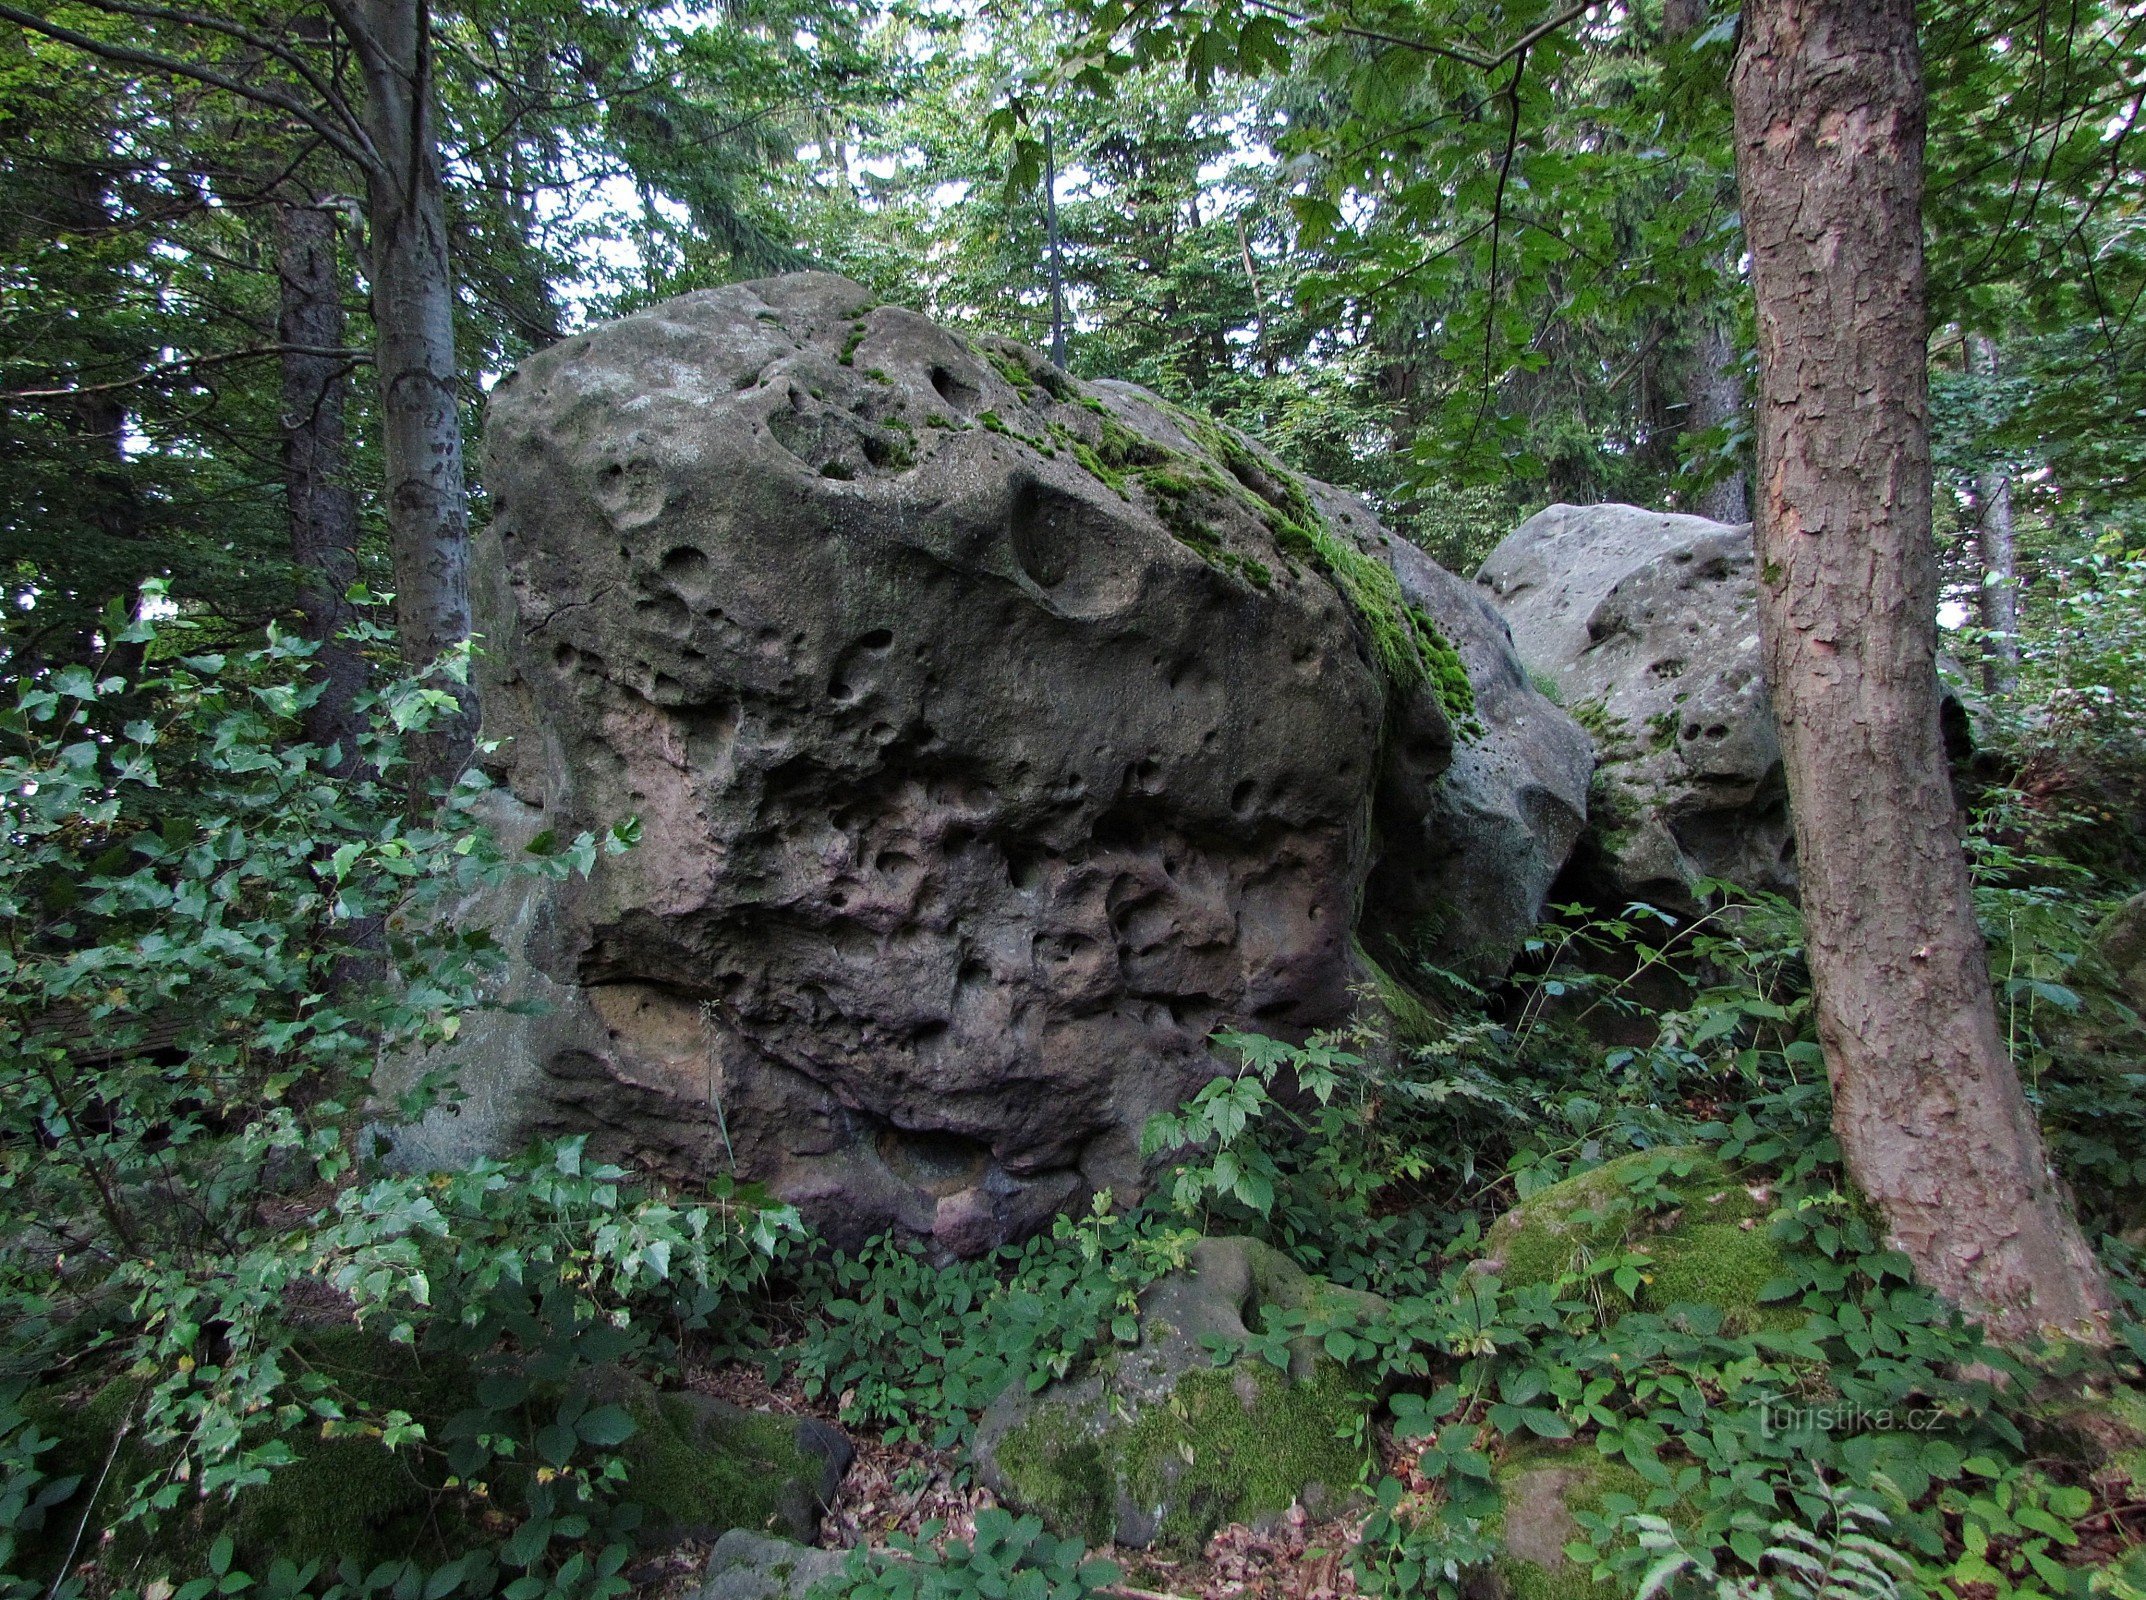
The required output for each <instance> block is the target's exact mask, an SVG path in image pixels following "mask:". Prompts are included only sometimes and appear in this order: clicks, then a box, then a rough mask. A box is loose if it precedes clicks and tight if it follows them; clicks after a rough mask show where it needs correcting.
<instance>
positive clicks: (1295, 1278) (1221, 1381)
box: [976, 1238, 1379, 1554]
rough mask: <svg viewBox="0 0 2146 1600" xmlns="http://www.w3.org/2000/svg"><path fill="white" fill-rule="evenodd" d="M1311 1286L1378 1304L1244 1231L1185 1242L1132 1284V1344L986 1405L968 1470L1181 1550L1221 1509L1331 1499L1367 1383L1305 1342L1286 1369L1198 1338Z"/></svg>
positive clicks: (1082, 1533)
mask: <svg viewBox="0 0 2146 1600" xmlns="http://www.w3.org/2000/svg"><path fill="white" fill-rule="evenodd" d="M1322 1300H1325V1301H1329V1302H1332V1303H1337V1304H1338V1303H1340V1302H1342V1301H1344V1300H1346V1301H1351V1302H1355V1303H1357V1304H1360V1305H1363V1306H1366V1307H1369V1308H1373V1309H1375V1308H1377V1307H1378V1305H1379V1302H1378V1301H1377V1299H1376V1297H1375V1296H1370V1295H1363V1294H1361V1293H1359V1292H1358V1291H1355V1290H1348V1289H1340V1288H1337V1287H1335V1286H1333V1285H1331V1284H1326V1283H1323V1282H1321V1281H1320V1280H1318V1279H1315V1278H1313V1277H1311V1276H1310V1275H1309V1274H1307V1273H1305V1272H1304V1271H1303V1270H1302V1269H1301V1268H1299V1267H1297V1266H1296V1265H1295V1264H1294V1263H1293V1262H1291V1261H1290V1260H1289V1259H1288V1258H1287V1257H1286V1256H1284V1255H1282V1254H1281V1252H1280V1251H1278V1250H1275V1249H1273V1248H1272V1247H1271V1246H1268V1245H1264V1244H1261V1243H1259V1242H1258V1241H1256V1240H1252V1239H1240V1238H1222V1239H1203V1240H1201V1241H1200V1242H1199V1243H1198V1244H1197V1245H1195V1246H1194V1247H1193V1249H1192V1255H1191V1261H1190V1263H1189V1265H1188V1266H1187V1267H1186V1268H1185V1269H1184V1270H1183V1271H1180V1272H1174V1273H1171V1274H1170V1275H1168V1276H1167V1277H1164V1278H1161V1279H1158V1280H1157V1281H1156V1282H1154V1283H1152V1284H1150V1285H1149V1286H1148V1288H1147V1289H1146V1290H1145V1291H1144V1292H1143V1293H1142V1295H1141V1296H1140V1325H1141V1332H1140V1342H1139V1344H1138V1345H1137V1346H1135V1347H1134V1348H1133V1349H1131V1350H1127V1351H1122V1352H1113V1353H1111V1354H1108V1355H1105V1356H1103V1357H1102V1358H1100V1359H1099V1360H1098V1361H1097V1362H1096V1363H1095V1364H1094V1365H1093V1366H1092V1367H1091V1368H1090V1370H1088V1371H1087V1372H1086V1373H1084V1374H1083V1375H1081V1376H1080V1377H1078V1378H1073V1379H1068V1380H1064V1381H1061V1382H1058V1383H1054V1384H1051V1385H1049V1386H1048V1387H1046V1388H1044V1389H1042V1390H1040V1391H1038V1392H1036V1393H1033V1394H1031V1393H1027V1392H1025V1391H1024V1390H1021V1389H1019V1388H1018V1387H1016V1388H1010V1389H1009V1390H1007V1392H1006V1393H1004V1394H1002V1395H1001V1396H1000V1397H999V1398H998V1400H997V1401H995V1402H994V1403H993V1404H992V1406H991V1407H990V1409H989V1410H988V1411H986V1412H985V1413H984V1418H983V1421H982V1423H981V1424H980V1425H979V1427H978V1430H977V1439H976V1463H977V1469H978V1472H979V1474H980V1476H981V1477H982V1479H983V1481H984V1483H985V1484H986V1485H987V1486H989V1487H990V1489H991V1490H992V1491H993V1492H994V1493H995V1494H997V1495H998V1496H999V1498H1000V1499H1002V1500H1004V1501H1005V1502H1006V1503H1007V1504H1009V1505H1011V1506H1013V1507H1015V1508H1016V1509H1018V1510H1021V1511H1028V1512H1033V1513H1035V1514H1036V1515H1037V1516H1040V1517H1041V1518H1042V1519H1043V1520H1044V1522H1045V1524H1046V1525H1047V1526H1048V1527H1050V1529H1051V1530H1052V1531H1053V1532H1054V1533H1057V1534H1059V1535H1061V1536H1078V1537H1080V1538H1083V1539H1085V1540H1087V1541H1088V1542H1089V1543H1090V1544H1103V1543H1116V1544H1122V1545H1129V1546H1133V1547H1147V1546H1153V1547H1156V1548H1160V1549H1165V1550H1169V1551H1173V1552H1177V1553H1181V1554H1197V1553H1198V1551H1199V1550H1200V1549H1201V1548H1202V1547H1203V1546H1204V1545H1205V1544H1206V1542H1207V1538H1208V1536H1209V1535H1210V1534H1212V1533H1213V1532H1214V1531H1215V1529H1217V1528H1219V1527H1221V1526H1222V1525H1224V1524H1225V1523H1231V1522H1245V1523H1253V1524H1258V1523H1261V1522H1263V1521H1266V1520H1269V1519H1272V1518H1274V1517H1276V1516H1279V1515H1280V1514H1281V1513H1283V1512H1285V1511H1287V1510H1288V1509H1289V1507H1290V1505H1291V1504H1293V1503H1295V1504H1301V1505H1303V1506H1304V1508H1305V1509H1306V1510H1307V1511H1309V1512H1311V1513H1313V1514H1315V1515H1316V1514H1319V1513H1321V1512H1324V1511H1326V1510H1329V1509H1331V1508H1333V1507H1334V1506H1336V1505H1338V1504H1339V1502H1340V1500H1341V1498H1342V1497H1343V1496H1344V1495H1346V1494H1347V1492H1348V1491H1349V1488H1350V1487H1351V1486H1352V1485H1353V1484H1354V1483H1355V1482H1356V1481H1357V1478H1358V1476H1359V1475H1360V1472H1361V1470H1362V1468H1363V1466H1364V1464H1365V1454H1364V1450H1363V1449H1362V1448H1361V1447H1360V1446H1357V1445H1353V1444H1350V1443H1349V1442H1347V1440H1346V1439H1344V1438H1343V1437H1342V1434H1343V1433H1344V1431H1345V1429H1347V1425H1348V1424H1350V1423H1352V1422H1356V1421H1360V1420H1361V1419H1362V1418H1363V1417H1364V1416H1365V1414H1366V1413H1367V1411H1368V1409H1369V1400H1368V1399H1367V1397H1366V1396H1364V1395H1363V1394H1362V1393H1361V1392H1359V1391H1358V1390H1357V1389H1356V1387H1355V1386H1354V1384H1353V1383H1352V1382H1351V1381H1350V1379H1349V1378H1348V1376H1347V1374H1346V1373H1344V1372H1343V1370H1342V1369H1341V1368H1340V1367H1339V1366H1338V1365H1337V1364H1336V1363H1334V1362H1332V1361H1330V1360H1328V1359H1327V1358H1326V1357H1324V1356H1322V1355H1320V1354H1319V1353H1318V1352H1317V1351H1316V1350H1314V1349H1313V1348H1312V1347H1311V1345H1310V1343H1309V1341H1303V1340H1300V1341H1298V1343H1297V1346H1296V1347H1293V1348H1292V1352H1291V1361H1290V1366H1289V1370H1288V1371H1286V1372H1283V1371H1281V1370H1278V1369H1277V1368H1275V1367H1274V1366H1272V1365H1271V1364H1269V1363H1268V1362H1265V1361H1261V1360H1257V1359H1252V1358H1246V1357H1239V1358H1238V1359H1236V1360H1234V1361H1231V1362H1230V1363H1229V1364H1228V1365H1225V1366H1219V1367H1218V1366H1217V1365H1216V1364H1215V1362H1216V1354H1215V1351H1214V1350H1213V1348H1212V1347H1211V1346H1210V1345H1209V1344H1208V1343H1207V1342H1206V1341H1207V1340H1208V1339H1209V1338H1210V1337H1212V1338H1215V1339H1218V1340H1224V1341H1236V1340H1242V1339H1244V1338H1245V1337H1246V1336H1247V1334H1248V1333H1249V1332H1250V1331H1252V1330H1253V1329H1256V1328H1257V1327H1258V1326H1259V1325H1260V1317H1261V1313H1262V1312H1263V1311H1271V1310H1279V1309H1285V1308H1304V1307H1310V1306H1314V1305H1317V1304H1318V1303H1320V1302H1321V1301H1322ZM1354 1431H1358V1432H1359V1434H1360V1430H1354Z"/></svg>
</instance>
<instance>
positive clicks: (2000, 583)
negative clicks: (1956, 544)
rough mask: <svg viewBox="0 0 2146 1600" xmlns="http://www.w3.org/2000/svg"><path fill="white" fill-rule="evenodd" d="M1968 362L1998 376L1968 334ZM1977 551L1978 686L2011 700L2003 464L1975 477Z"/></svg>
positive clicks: (1985, 344)
mask: <svg viewBox="0 0 2146 1600" xmlns="http://www.w3.org/2000/svg"><path fill="white" fill-rule="evenodd" d="M1967 359H1968V362H1969V364H1970V365H1971V366H1972V367H1973V369H1974V371H1975V372H1976V373H1978V374H1980V375H1981V376H1982V377H1985V378H1992V379H1994V378H1995V377H1996V376H1997V347H1996V345H1994V344H1992V343H1991V342H1990V341H1989V339H1987V338H1986V337H1984V336H1983V335H1982V334H1979V333H1977V334H1970V335H1969V336H1968V340H1967ZM1975 545H1976V548H1977V550H1978V551H1979V553H1980V555H1981V557H1982V589H1981V593H1980V596H1979V599H1980V602H1981V606H1980V609H1981V612H1982V632H1983V635H1984V637H1983V640H1982V686H1983V688H1985V689H1987V690H1988V691H1989V692H1990V693H1991V694H2010V693H2011V692H2012V689H2013V687H2014V685H2016V684H2017V683H2018V681H2019V558H2018V555H2017V553H2016V551H2015V549H2014V546H2013V542H2012V475H2011V473H2010V472H2008V471H2006V470H2005V465H2004V463H2003V462H2001V461H1992V462H1990V463H1989V464H1988V465H1987V466H1985V467H1983V469H1982V470H1981V471H1980V472H1978V473H1976V474H1975Z"/></svg>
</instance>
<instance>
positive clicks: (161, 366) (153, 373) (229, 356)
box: [0, 344, 372, 400]
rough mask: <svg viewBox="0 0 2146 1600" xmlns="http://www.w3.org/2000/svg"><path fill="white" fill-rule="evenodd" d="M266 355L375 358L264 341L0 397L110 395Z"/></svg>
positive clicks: (361, 353)
mask: <svg viewBox="0 0 2146 1600" xmlns="http://www.w3.org/2000/svg"><path fill="white" fill-rule="evenodd" d="M263 356H320V357H323V358H325V359H328V360H331V361H347V362H350V363H352V364H353V365H357V366H363V365H364V364H365V363H367V362H369V361H370V360H371V359H372V357H371V356H369V355H367V354H366V353H365V352H364V351H362V350H346V349H343V348H341V347H339V346H330V345H310V344H264V345H255V346H253V347H252V348H251V349H246V350H224V351H219V352H218V353H217V354H215V355H207V356H182V357H180V358H179V359H178V360H176V361H160V362H158V363H157V364H156V365H155V366H153V367H150V368H149V369H147V370H146V371H143V372H138V373H136V374H135V375H134V376H133V377H131V378H116V379H114V380H113V381H112V382H110V383H80V384H75V385H73V386H72V387H70V388H65V389H9V390H5V391H0V400H67V399H72V398H73V397H74V396H76V395H80V394H108V393H110V392H111V391H112V390H114V389H136V388H139V387H141V386H142V385H143V384H145V383H154V382H156V381H157V380H158V379H159V378H167V377H171V376H173V375H174V374H176V373H182V372H196V371H199V370H200V369H202V368H204V367H221V366H228V365H230V364H231V363H232V362H234V361H254V360H258V359H260V358H261V357H263Z"/></svg>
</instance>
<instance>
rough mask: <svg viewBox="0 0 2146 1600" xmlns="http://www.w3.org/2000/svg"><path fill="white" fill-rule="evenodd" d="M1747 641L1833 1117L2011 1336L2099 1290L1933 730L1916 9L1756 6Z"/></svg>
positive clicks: (1750, 140)
mask: <svg viewBox="0 0 2146 1600" xmlns="http://www.w3.org/2000/svg"><path fill="white" fill-rule="evenodd" d="M1733 96H1734V102H1735V114H1736V166H1737V179H1738V184H1739V187H1740V189H1741V191H1742V199H1743V219H1744V232H1745V236H1746V238H1747V240H1748V242H1749V247H1750V252H1751V269H1752V283H1753V288H1754V290H1755V293H1756V297H1757V308H1758V333H1759V375H1760V377H1759V401H1758V416H1757V435H1758V483H1757V499H1758V504H1757V513H1758V515H1757V528H1756V534H1757V542H1758V556H1759V573H1760V584H1759V591H1760V603H1759V619H1760V637H1761V641H1762V645H1763V649H1764V653H1765V661H1766V672H1767V678H1768V682H1769V684H1770V686H1771V689H1772V693H1773V703H1774V709H1775V714H1776V716H1777V718H1778V720H1779V722H1780V730H1781V748H1782V755H1783V758H1784V762H1785V765H1786V767H1787V774H1788V787H1789V796H1790V803H1791V806H1792V808H1793V810H1794V814H1795V819H1796V843H1797V854H1798V860H1799V870H1800V877H1801V881H1802V893H1803V911H1804V919H1805V923H1806V945H1807V953H1808V959H1809V963H1810V968H1811V976H1812V980H1813V984H1814V987H1815V991H1816V1005H1817V1019H1818V1031H1819V1039H1820V1042H1821V1044H1822V1045H1823V1047H1824V1050H1825V1058H1826V1069H1827V1072H1828V1075H1829V1076H1830V1078H1831V1080H1832V1085H1833V1125H1834V1130H1835V1132H1836V1133H1837V1135H1838V1136H1839V1140H1840V1146H1841V1152H1842V1155H1843V1158H1844V1159H1845V1161H1846V1164H1847V1167H1848V1172H1849V1175H1850V1177H1851V1178H1852V1179H1853V1180H1854V1181H1855V1183H1856V1184H1857V1185H1858V1186H1859V1187H1860V1188H1861V1189H1862V1190H1863V1192H1864V1194H1865V1195H1867V1196H1868V1197H1869V1198H1870V1200H1871V1201H1872V1202H1874V1203H1875V1204H1876V1206H1877V1207H1878V1209H1879V1211H1880V1212H1881V1214H1882V1215H1883V1217H1884V1219H1885V1224H1886V1227H1887V1230H1888V1232H1889V1234H1890V1235H1891V1237H1892V1240H1893V1243H1894V1245H1895V1247H1896V1248H1898V1249H1900V1250H1901V1251H1902V1252H1904V1253H1905V1254H1906V1255H1907V1256H1908V1258H1909V1259H1910V1260H1912V1261H1913V1262H1914V1264H1915V1268H1916V1271H1917V1272H1918V1274H1919V1275H1920V1276H1921V1278H1922V1281H1923V1282H1924V1283H1925V1284H1927V1285H1929V1286H1930V1287H1931V1288H1933V1289H1936V1290H1938V1291H1939V1292H1941V1293H1943V1294H1945V1295H1947V1296H1949V1297H1950V1298H1951V1299H1953V1300H1954V1301H1956V1302H1957V1303H1959V1304H1960V1305H1961V1306H1963V1307H1964V1308H1966V1309H1967V1310H1968V1311H1969V1312H1970V1313H1972V1314H1975V1315H1977V1316H1979V1317H1981V1318H1982V1319H1983V1320H1984V1322H1985V1323H1986V1324H1987V1326H1988V1327H1989V1328H1990V1330H1991V1331H1992V1333H1993V1334H1994V1335H1995V1336H1997V1337H1999V1338H2004V1339H2020V1338H2023V1337H2026V1336H2029V1335H2032V1334H2037V1333H2040V1332H2042V1331H2044V1330H2061V1331H2062V1332H2064V1333H2067V1334H2071V1335H2075V1336H2081V1337H2085V1338H2087V1339H2091V1340H2094V1341H2096V1342H2106V1340H2107V1339H2108V1337H2109V1330H2108V1320H2107V1319H2108V1314H2109V1305H2110V1302H2109V1295H2108V1290H2107V1286H2106V1284H2105V1282H2104V1281H2103V1278H2102V1275H2101V1272H2100V1269H2099V1267H2098V1265H2097V1263H2096V1262H2095V1259H2094V1256H2093V1254H2092V1252H2091V1251H2090V1250H2089V1249H2088V1247H2087V1244H2086V1240H2085V1238H2084V1236H2083V1235H2082V1234H2081V1232H2080V1230H2079V1226H2078V1223H2077V1221H2076V1219H2075V1218H2074V1217H2073V1215H2072V1211H2071V1205H2070V1200H2069V1196H2068V1195H2067V1194H2066V1193H2065V1191H2064V1189H2063V1186H2062V1185H2061V1183H2060V1182H2059V1181H2058V1180H2057V1178H2056V1177H2055V1175H2054V1174H2053V1173H2052V1172H2051V1170H2050V1167H2049V1161H2048V1157H2047V1155H2046V1153H2045V1151H2044V1149H2043V1145H2042V1137H2041V1132H2040V1129H2039V1127H2038V1126H2037V1124H2036V1122H2035V1118H2034V1114H2033V1112H2032V1110H2031V1108H2030V1107H2029V1106H2028V1104H2027V1100H2026V1096H2025V1094H2024V1092H2023V1091H2022V1089H2021V1087H2020V1082H2019V1077H2018V1074H2017V1073H2016V1072H2015V1071H2014V1069H2013V1067H2012V1064H2011V1061H2010V1060H2009V1058H2008V1057H2007V1055H2006V1053H2005V1048H2004V1043H2003V1039H2002V1037H2001V1035H2000V1034H1999V1031H1998V1026H1997V1015H1996V1007H1995V1005H1994V1002H1993V1000H1992V996H1991V990H1990V980H1989V972H1988V966H1987V960H1988V958H1987V954H1986V952H1985V950H1984V947H1983V941H1982V935H1981V932H1980V930H1979V928H1978V927H1977V926H1976V922H1975V916H1974V906H1973V898H1972V893H1971V887H1970V884H1969V880H1968V870H1967V862H1966V859H1965V857H1964V855H1963V853H1962V851H1961V849H1960V844H1959V838H1958V820H1957V818H1956V816H1955V811H1954V805H1953V798H1952V791H1951V787H1950V784H1949V782H1948V780H1947V774H1946V767H1945V757H1944V747H1943V744H1942V742H1941V739H1940V736H1939V732H1938V695H1937V673H1936V666H1935V661H1936V649H1937V627H1936V608H1937V587H1938V568H1937V554H1936V550H1935V547H1934V545H1933V542H1932V538H1931V526H1930V456H1929V436H1928V414H1927V380H1928V371H1927V348H1926V324H1925V302H1924V290H1923V259H1922V216H1921V206H1922V182H1923V180H1922V165H1923V133H1924V102H1923V84H1922V62H1921V58H1920V55H1919V52H1918V49H1917V44H1916V35H1915V10H1914V4H1913V0H1746V3H1745V6H1744V11H1743V38H1742V42H1741V45H1740V47H1739V50H1738V54H1737V59H1736V66H1735V70H1734V75H1733Z"/></svg>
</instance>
